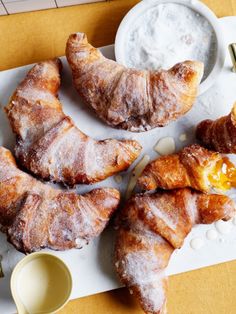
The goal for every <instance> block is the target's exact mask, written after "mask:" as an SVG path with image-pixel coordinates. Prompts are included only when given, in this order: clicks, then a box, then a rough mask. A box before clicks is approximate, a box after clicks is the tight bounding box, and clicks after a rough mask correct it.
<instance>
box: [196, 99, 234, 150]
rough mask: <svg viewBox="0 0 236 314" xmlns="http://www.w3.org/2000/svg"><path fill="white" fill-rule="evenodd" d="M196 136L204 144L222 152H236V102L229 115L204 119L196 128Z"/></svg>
mask: <svg viewBox="0 0 236 314" xmlns="http://www.w3.org/2000/svg"><path fill="white" fill-rule="evenodd" d="M196 137H197V139H198V140H199V141H200V142H201V143H202V145H203V146H206V147H207V148H210V149H213V150H215V151H217V152H220V153H225V154H235V153H236V103H235V104H234V106H233V108H232V110H231V112H230V114H229V115H227V116H224V117H221V118H219V119H217V120H215V121H213V120H209V119H208V120H204V121H202V122H200V123H199V124H198V126H197V129H196Z"/></svg>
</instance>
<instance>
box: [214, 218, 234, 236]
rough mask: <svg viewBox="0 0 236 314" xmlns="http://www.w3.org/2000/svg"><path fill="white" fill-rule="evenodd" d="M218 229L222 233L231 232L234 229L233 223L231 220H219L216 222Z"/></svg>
mask: <svg viewBox="0 0 236 314" xmlns="http://www.w3.org/2000/svg"><path fill="white" fill-rule="evenodd" d="M215 227H216V230H217V231H218V232H219V233H221V234H229V233H230V231H231V229H232V224H231V222H230V221H227V222H226V221H223V220H219V221H217V222H215Z"/></svg>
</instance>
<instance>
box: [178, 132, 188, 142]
mask: <svg viewBox="0 0 236 314" xmlns="http://www.w3.org/2000/svg"><path fill="white" fill-rule="evenodd" d="M179 140H180V142H185V141H186V140H187V134H186V133H182V134H180V136H179Z"/></svg>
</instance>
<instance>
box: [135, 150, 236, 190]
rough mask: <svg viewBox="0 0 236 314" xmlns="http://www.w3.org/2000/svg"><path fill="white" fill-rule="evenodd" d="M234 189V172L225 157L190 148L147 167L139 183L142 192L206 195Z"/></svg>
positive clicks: (157, 160)
mask: <svg viewBox="0 0 236 314" xmlns="http://www.w3.org/2000/svg"><path fill="white" fill-rule="evenodd" d="M235 185H236V168H235V166H234V165H233V164H232V163H231V162H230V161H229V159H228V158H227V157H222V156H221V155H220V154H219V153H216V152H213V151H209V150H208V149H206V148H203V147H201V146H200V145H197V144H193V145H191V146H188V147H185V148H183V149H182V150H181V151H180V152H179V153H176V154H171V155H166V156H162V157H160V158H157V159H156V160H154V161H152V162H151V163H149V164H148V165H147V166H146V168H145V169H144V171H143V173H142V174H141V176H140V177H139V179H138V186H139V187H140V188H141V189H142V190H154V189H157V188H162V189H167V190H170V189H176V188H184V187H191V188H193V189H196V190H199V191H203V192H208V191H209V190H210V189H211V188H216V189H220V190H227V189H229V188H231V187H232V186H235Z"/></svg>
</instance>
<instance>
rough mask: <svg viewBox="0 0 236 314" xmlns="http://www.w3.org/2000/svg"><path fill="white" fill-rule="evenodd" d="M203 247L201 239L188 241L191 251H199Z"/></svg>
mask: <svg viewBox="0 0 236 314" xmlns="http://www.w3.org/2000/svg"><path fill="white" fill-rule="evenodd" d="M203 245H204V241H203V239H202V238H193V239H192V240H191V241H190V246H191V248H192V249H193V250H199V249H200V248H202V247H203Z"/></svg>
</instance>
